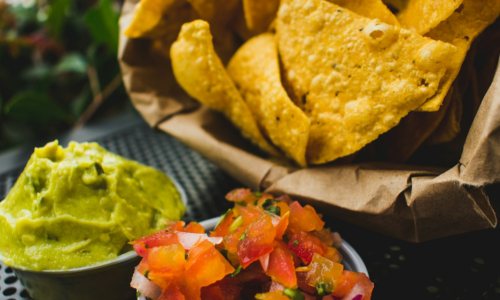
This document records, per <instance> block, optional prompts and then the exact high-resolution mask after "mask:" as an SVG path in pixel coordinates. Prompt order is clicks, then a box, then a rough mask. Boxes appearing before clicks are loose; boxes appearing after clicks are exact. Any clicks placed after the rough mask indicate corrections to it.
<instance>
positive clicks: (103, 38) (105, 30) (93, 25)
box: [85, 0, 119, 53]
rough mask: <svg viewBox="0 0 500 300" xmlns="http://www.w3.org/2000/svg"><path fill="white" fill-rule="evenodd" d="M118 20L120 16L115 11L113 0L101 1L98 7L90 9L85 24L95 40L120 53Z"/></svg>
mask: <svg viewBox="0 0 500 300" xmlns="http://www.w3.org/2000/svg"><path fill="white" fill-rule="evenodd" d="M118 19H119V14H118V12H117V11H115V10H114V9H113V3H112V1H111V0H100V1H99V4H98V5H97V7H95V8H93V9H90V10H89V11H88V12H87V14H86V15H85V22H86V23H87V26H88V27H89V29H90V33H91V34H92V37H93V39H94V40H95V41H96V42H98V43H104V44H107V45H108V47H109V48H110V49H111V50H112V51H113V52H114V53H118V34H119V28H118Z"/></svg>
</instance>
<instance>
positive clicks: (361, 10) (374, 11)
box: [327, 0, 399, 26]
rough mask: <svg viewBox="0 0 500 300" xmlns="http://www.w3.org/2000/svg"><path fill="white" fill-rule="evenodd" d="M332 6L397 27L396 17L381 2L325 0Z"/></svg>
mask: <svg viewBox="0 0 500 300" xmlns="http://www.w3.org/2000/svg"><path fill="white" fill-rule="evenodd" d="M327 1H328V2H331V3H333V4H337V5H339V6H342V7H344V8H346V9H348V10H350V11H352V12H355V13H357V14H358V15H361V16H363V17H367V18H370V19H379V20H380V21H382V22H384V23H387V24H390V25H395V26H399V22H398V19H397V18H396V16H395V15H394V14H393V13H392V12H391V11H390V10H389V8H387V6H385V4H384V3H383V2H382V0H327Z"/></svg>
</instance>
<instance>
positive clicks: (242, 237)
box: [238, 233, 247, 241]
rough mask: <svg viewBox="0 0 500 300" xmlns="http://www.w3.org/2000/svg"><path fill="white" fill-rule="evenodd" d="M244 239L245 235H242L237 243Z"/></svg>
mask: <svg viewBox="0 0 500 300" xmlns="http://www.w3.org/2000/svg"><path fill="white" fill-rule="evenodd" d="M246 237H247V235H246V233H243V235H242V236H241V237H240V239H239V240H238V241H241V240H242V239H244V238H246Z"/></svg>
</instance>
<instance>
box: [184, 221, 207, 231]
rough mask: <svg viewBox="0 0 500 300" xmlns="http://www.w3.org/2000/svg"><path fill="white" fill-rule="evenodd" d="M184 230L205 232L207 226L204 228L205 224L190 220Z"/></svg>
mask: <svg viewBox="0 0 500 300" xmlns="http://www.w3.org/2000/svg"><path fill="white" fill-rule="evenodd" d="M182 231H184V232H191V233H205V228H203V226H201V225H200V223H198V222H190V223H189V224H188V225H187V226H186V228H184V230H182Z"/></svg>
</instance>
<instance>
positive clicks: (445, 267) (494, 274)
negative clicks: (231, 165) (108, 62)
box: [0, 114, 500, 300]
mask: <svg viewBox="0 0 500 300" xmlns="http://www.w3.org/2000/svg"><path fill="white" fill-rule="evenodd" d="M70 140H75V141H80V142H82V141H96V142H99V143H100V144H101V145H102V146H104V147H105V148H107V149H108V150H110V151H113V152H116V153H118V154H120V155H123V156H125V157H127V158H130V159H134V160H137V161H139V162H142V163H144V164H147V165H150V166H153V167H155V168H157V169H160V170H162V171H164V172H165V173H167V174H168V175H170V176H171V177H173V178H175V179H176V180H177V181H178V182H179V183H180V184H181V185H182V186H183V187H184V189H185V190H186V192H187V196H188V208H187V212H186V215H185V218H184V219H185V221H191V220H204V219H208V218H211V217H215V216H218V215H220V214H222V213H223V212H225V211H226V210H227V209H228V208H229V206H230V204H229V203H228V202H227V201H224V200H223V199H224V195H225V194H226V193H227V192H228V191H230V190H231V189H233V188H236V187H240V186H242V185H241V184H240V183H238V182H237V181H235V180H234V179H232V178H231V177H230V176H229V175H227V174H226V173H224V172H223V171H222V170H221V169H220V168H219V167H217V166H216V165H214V164H213V163H211V162H209V161H207V160H206V159H204V158H203V157H202V156H201V155H200V154H198V153H196V152H195V151H193V150H191V149H189V148H187V147H186V146H184V145H183V144H182V143H180V142H179V141H177V140H176V139H174V138H172V137H170V136H168V135H166V134H164V133H161V132H157V131H154V130H152V129H151V128H150V127H148V125H147V124H146V123H145V122H144V121H143V120H142V119H141V118H140V117H139V116H138V115H136V114H126V115H123V116H120V117H117V118H115V119H113V120H110V121H106V122H103V123H99V124H94V125H91V126H86V127H84V128H82V129H80V130H78V131H76V132H72V133H70V134H67V135H65V136H62V137H60V138H59V141H60V143H61V144H63V145H64V146H66V145H67V143H68V142H69V141H70ZM41 145H43V143H41V144H39V145H33V146H41ZM32 151H33V147H24V148H21V149H16V150H13V151H9V152H6V153H2V154H0V197H1V198H0V199H3V198H5V195H6V194H7V193H8V191H9V190H10V188H11V187H12V185H13V184H14V182H15V180H16V179H17V177H18V176H19V174H20V173H21V172H22V169H23V168H24V165H25V164H26V162H27V160H28V158H29V155H30V154H31V152H32ZM488 193H489V196H490V200H491V201H492V203H493V204H494V206H497V203H496V202H498V198H499V196H500V192H499V191H498V189H497V188H496V187H495V188H490V189H489V190H488ZM324 219H325V221H326V223H327V226H329V227H330V228H331V229H332V230H335V231H338V232H340V234H341V235H342V237H343V238H344V239H346V240H347V241H348V242H349V243H350V244H351V245H352V246H353V247H354V249H356V251H357V252H358V253H359V254H360V256H361V257H362V259H363V261H364V262H365V264H366V266H367V268H368V272H369V275H370V278H371V280H372V281H373V282H374V283H375V289H374V292H373V297H372V299H374V300H378V299H401V300H403V299H408V300H412V299H419V300H421V299H457V300H458V299H471V300H476V299H500V232H499V230H498V229H489V230H482V231H476V232H470V233H465V234H461V235H456V236H451V237H447V238H442V239H439V240H434V241H429V242H424V243H420V244H413V243H408V242H403V241H400V240H397V239H394V238H391V237H388V236H384V235H382V234H379V233H376V232H373V231H370V230H369V229H365V228H361V227H358V226H355V225H352V224H349V223H346V222H343V221H340V220H338V219H334V218H332V217H329V216H325V217H324ZM0 299H16V300H17V299H30V298H29V295H28V294H27V293H26V291H25V290H24V288H23V287H22V285H21V283H20V282H19V281H18V280H17V279H16V277H15V276H14V274H13V273H12V270H11V269H10V268H8V267H6V266H5V265H3V264H0Z"/></svg>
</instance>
